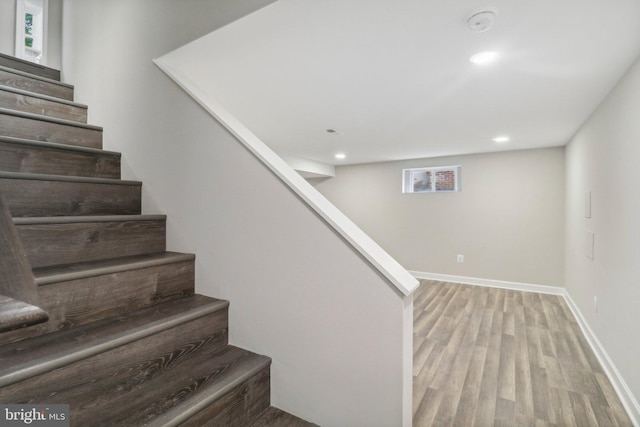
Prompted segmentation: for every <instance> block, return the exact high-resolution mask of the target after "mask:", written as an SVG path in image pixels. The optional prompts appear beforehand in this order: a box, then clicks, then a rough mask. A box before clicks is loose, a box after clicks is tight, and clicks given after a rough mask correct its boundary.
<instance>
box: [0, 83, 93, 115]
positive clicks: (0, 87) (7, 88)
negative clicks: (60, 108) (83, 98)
mask: <svg viewBox="0 0 640 427" xmlns="http://www.w3.org/2000/svg"><path fill="white" fill-rule="evenodd" d="M0 90H2V91H5V92H12V93H16V94H18V95H24V96H30V97H32V98H39V99H42V100H45V101H50V102H56V103H58V104H65V105H69V106H71V107H77V108H81V109H83V110H87V109H88V108H89V107H88V106H87V105H85V104H80V103H78V102H74V101H69V100H68V99H63V98H56V97H55V96H51V95H44V94H41V93H38V92H31V91H28V90H24V89H19V88H15V87H12V86H6V85H3V84H0Z"/></svg>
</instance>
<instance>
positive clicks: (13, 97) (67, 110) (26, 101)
mask: <svg viewBox="0 0 640 427" xmlns="http://www.w3.org/2000/svg"><path fill="white" fill-rule="evenodd" d="M0 107H1V108H5V109H9V110H15V111H22V112H25V113H32V114H40V115H43V116H46V117H53V118H58V119H63V120H71V121H74V122H78V123H87V120H88V107H87V106H86V105H83V104H79V103H76V102H73V101H71V100H68V99H64V98H59V97H54V96H50V95H45V94H41V93H38V92H33V91H27V90H25V89H20V88H15V87H12V86H6V85H2V84H1V82H0Z"/></svg>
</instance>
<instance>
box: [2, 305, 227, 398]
mask: <svg viewBox="0 0 640 427" xmlns="http://www.w3.org/2000/svg"><path fill="white" fill-rule="evenodd" d="M228 305H229V303H228V302H227V301H223V300H218V299H215V298H209V297H205V296H201V295H194V296H191V297H186V298H182V299H179V300H176V301H171V302H168V303H163V304H159V305H156V306H153V307H148V308H145V309H142V310H137V311H135V312H133V313H130V314H128V315H122V316H115V317H111V318H108V319H104V320H100V321H97V322H93V323H88V324H85V325H81V326H78V327H75V328H72V329H69V330H66V331H61V332H56V333H52V334H47V335H41V336H38V337H35V338H32V339H29V340H27V341H20V342H16V343H11V344H7V345H4V346H2V347H0V361H2V363H0V366H3V368H2V369H0V387H3V386H6V385H9V384H13V383H16V382H18V381H22V380H25V379H27V378H31V377H33V376H35V375H39V374H41V373H44V372H48V371H51V370H53V369H56V368H59V367H62V366H66V365H68V364H70V363H73V362H76V361H78V360H82V359H85V358H88V357H91V356H94V355H96V354H99V353H102V352H105V351H108V350H110V349H113V348H116V347H119V346H123V345H126V344H127V343H130V342H133V341H136V340H138V339H141V338H144V337H147V336H150V335H152V334H155V333H158V332H160V331H164V330H167V329H169V328H172V327H175V326H176V325H180V324H182V323H185V322H188V321H190V320H193V319H196V318H199V317H202V316H205V315H207V314H211V313H214V312H217V311H219V310H224V309H226V308H227V307H228Z"/></svg>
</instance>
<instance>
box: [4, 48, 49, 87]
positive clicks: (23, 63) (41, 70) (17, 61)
mask: <svg viewBox="0 0 640 427" xmlns="http://www.w3.org/2000/svg"><path fill="white" fill-rule="evenodd" d="M0 65H2V66H3V67H8V68H9V69H10V70H21V71H22V72H24V73H26V74H29V75H32V76H39V77H43V78H47V79H51V80H53V81H60V70H57V69H55V68H50V67H46V66H44V65H42V64H37V63H35V62H31V61H27V60H25V59H21V58H16V57H15V56H11V55H6V54H4V53H0Z"/></svg>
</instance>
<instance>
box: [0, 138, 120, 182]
mask: <svg viewBox="0 0 640 427" xmlns="http://www.w3.org/2000/svg"><path fill="white" fill-rule="evenodd" d="M0 171H5V172H22V173H40V174H50V175H66V176H85V177H90V178H109V179H120V156H115V155H109V154H94V153H82V152H76V151H65V150H57V149H52V148H47V147H39V146H30V145H24V144H12V143H8V142H2V141H0Z"/></svg>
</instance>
